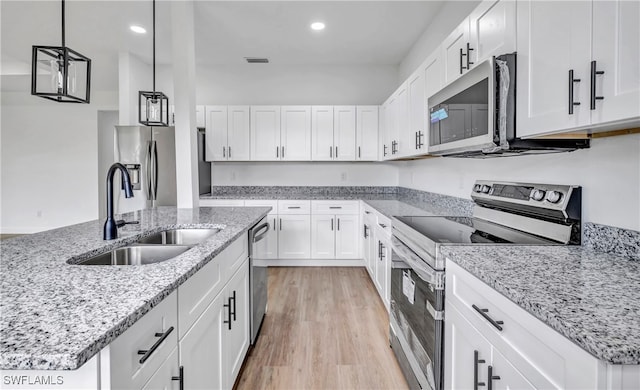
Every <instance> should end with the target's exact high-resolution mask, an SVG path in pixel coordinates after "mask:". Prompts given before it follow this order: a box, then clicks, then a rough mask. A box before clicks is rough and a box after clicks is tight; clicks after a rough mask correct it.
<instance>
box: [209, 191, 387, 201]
mask: <svg viewBox="0 0 640 390" xmlns="http://www.w3.org/2000/svg"><path fill="white" fill-rule="evenodd" d="M200 199H259V200H264V199H268V200H297V199H303V200H397V199H398V196H397V195H396V194H368V193H326V194H310V193H308V192H295V191H291V192H287V193H281V192H280V193H262V194H255V193H250V194H245V193H241V192H238V193H236V194H224V195H211V194H207V195H200Z"/></svg>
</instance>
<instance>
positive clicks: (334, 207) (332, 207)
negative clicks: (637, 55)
mask: <svg viewBox="0 0 640 390" xmlns="http://www.w3.org/2000/svg"><path fill="white" fill-rule="evenodd" d="M329 208H330V209H332V210H334V209H341V208H342V206H329Z"/></svg>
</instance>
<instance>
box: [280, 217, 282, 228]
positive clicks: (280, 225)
mask: <svg viewBox="0 0 640 390" xmlns="http://www.w3.org/2000/svg"><path fill="white" fill-rule="evenodd" d="M280 231H282V218H280Z"/></svg>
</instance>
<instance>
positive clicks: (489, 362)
mask: <svg viewBox="0 0 640 390" xmlns="http://www.w3.org/2000/svg"><path fill="white" fill-rule="evenodd" d="M446 268H447V272H446V281H445V286H446V292H445V293H446V297H447V299H446V301H445V316H446V320H445V332H444V334H445V360H444V367H445V381H444V386H445V388H453V389H472V388H476V387H475V386H474V381H477V383H478V385H477V386H479V388H485V389H489V388H494V389H581V390H583V389H633V388H637V387H638V386H639V385H640V374H639V372H640V366H637V365H636V366H633V365H611V364H608V363H606V362H604V361H602V360H598V359H597V358H595V357H594V356H592V355H591V354H589V353H588V352H586V351H585V350H583V349H582V348H580V347H578V346H577V345H576V344H574V343H572V342H571V341H569V340H568V339H566V338H565V337H564V336H562V335H560V333H558V332H556V331H555V330H553V329H551V328H550V327H549V326H547V325H546V324H544V323H543V322H542V321H540V320H538V319H537V318H535V317H534V316H532V315H531V314H529V313H528V312H527V311H525V310H524V309H522V308H521V307H520V306H518V305H516V304H515V303H513V302H511V301H510V300H509V299H508V298H506V297H505V296H503V295H502V294H500V293H498V292H497V291H496V290H494V289H492V288H491V287H489V286H488V285H486V284H485V283H483V282H482V281H480V280H479V279H478V278H476V277H475V276H473V275H472V274H470V273H469V272H467V271H465V270H464V269H462V268H461V267H460V266H458V265H457V264H455V263H453V262H451V261H449V260H447V264H446ZM490 319H491V320H490ZM492 321H493V323H492ZM476 353H477V355H478V356H477V357H476ZM618 370H619V372H618ZM474 373H477V378H474ZM490 374H491V377H492V378H491V377H490ZM621 378H624V379H621ZM479 383H484V385H480V384H479Z"/></svg>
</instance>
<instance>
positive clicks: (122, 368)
mask: <svg viewBox="0 0 640 390" xmlns="http://www.w3.org/2000/svg"><path fill="white" fill-rule="evenodd" d="M177 295H178V294H177V293H176V292H173V293H172V294H171V295H169V296H168V297H166V298H165V299H164V300H163V301H162V302H160V303H159V304H158V305H157V306H156V307H155V308H153V309H152V310H151V311H149V312H148V313H147V314H145V315H144V317H142V318H141V319H139V320H138V322H136V323H135V324H133V325H132V326H131V327H130V328H129V329H127V330H126V331H125V332H124V333H123V334H121V335H120V336H119V337H118V338H117V339H115V340H114V341H113V342H112V343H111V344H110V345H109V355H110V356H109V360H110V370H109V371H110V372H109V376H110V378H109V379H110V382H111V388H113V389H140V388H142V386H143V385H144V384H145V383H147V381H148V380H149V379H150V378H151V376H152V375H153V373H154V372H156V370H158V368H160V366H161V365H162V363H163V362H164V361H165V360H166V359H167V357H168V356H169V354H170V353H171V351H173V350H174V349H175V347H176V345H177V343H178V336H177V335H178V331H177V328H178V323H177V322H178V319H177V314H178V307H177V304H178V299H177ZM171 328H173V330H171V331H170V329H171ZM157 334H160V335H163V336H161V337H158V336H156V335H157ZM164 335H166V337H165V338H164V341H162V342H161V343H160V344H158V345H157V347H156V348H155V349H154V348H153V346H154V345H155V344H156V343H158V342H159V341H160V340H161V339H162V337H164ZM151 350H153V352H147V355H142V354H139V353H138V351H151ZM144 356H148V358H147V359H146V361H144V363H140V360H141V359H142V358H143V357H144Z"/></svg>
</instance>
